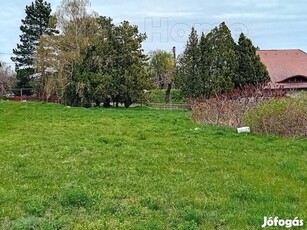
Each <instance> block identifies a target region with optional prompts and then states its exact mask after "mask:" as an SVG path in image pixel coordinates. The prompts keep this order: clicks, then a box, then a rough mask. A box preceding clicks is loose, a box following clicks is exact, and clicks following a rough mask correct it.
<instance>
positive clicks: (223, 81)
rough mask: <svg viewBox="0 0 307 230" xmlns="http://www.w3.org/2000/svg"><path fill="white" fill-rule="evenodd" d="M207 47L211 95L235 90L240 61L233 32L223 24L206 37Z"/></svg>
mask: <svg viewBox="0 0 307 230" xmlns="http://www.w3.org/2000/svg"><path fill="white" fill-rule="evenodd" d="M206 41H207V42H206V46H207V49H206V50H207V58H208V60H207V68H208V73H207V74H208V78H207V84H208V89H209V91H210V92H211V94H217V93H223V92H227V91H230V90H232V89H233V88H234V84H233V79H236V78H237V77H236V75H237V70H238V61H237V56H236V48H237V47H236V43H235V41H234V40H233V38H232V36H231V32H230V30H229V28H228V27H227V26H226V24H225V23H224V22H223V23H221V24H220V25H219V26H218V27H215V28H214V29H213V30H212V31H211V32H210V33H209V34H208V35H207V36H206Z"/></svg>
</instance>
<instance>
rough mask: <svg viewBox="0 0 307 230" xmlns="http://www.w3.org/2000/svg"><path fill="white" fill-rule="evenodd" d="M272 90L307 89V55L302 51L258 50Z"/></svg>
mask: <svg viewBox="0 0 307 230" xmlns="http://www.w3.org/2000/svg"><path fill="white" fill-rule="evenodd" d="M257 54H259V56H260V58H261V61H262V62H263V63H264V64H265V65H266V67H267V70H268V72H269V75H270V78H271V85H272V88H279V87H283V88H285V89H307V53H305V52H304V51H302V50H299V49H294V50H258V51H257Z"/></svg>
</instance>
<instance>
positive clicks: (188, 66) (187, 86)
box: [175, 27, 202, 98]
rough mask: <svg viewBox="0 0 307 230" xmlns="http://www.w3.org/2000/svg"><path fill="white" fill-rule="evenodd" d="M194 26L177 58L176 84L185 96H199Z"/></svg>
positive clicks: (196, 44) (197, 50) (197, 47)
mask: <svg viewBox="0 0 307 230" xmlns="http://www.w3.org/2000/svg"><path fill="white" fill-rule="evenodd" d="M198 40H199V39H198V35H197V31H196V30H195V28H194V27H193V28H192V31H191V34H190V36H189V40H188V42H187V45H186V48H185V50H184V52H183V54H182V56H181V57H180V58H179V61H178V70H177V76H176V78H175V84H176V86H177V87H178V88H179V89H181V91H182V93H183V95H184V96H185V97H187V98H188V97H199V96H201V91H202V90H201V87H202V84H201V79H200V75H199V69H198V64H199V53H200V52H199V44H198Z"/></svg>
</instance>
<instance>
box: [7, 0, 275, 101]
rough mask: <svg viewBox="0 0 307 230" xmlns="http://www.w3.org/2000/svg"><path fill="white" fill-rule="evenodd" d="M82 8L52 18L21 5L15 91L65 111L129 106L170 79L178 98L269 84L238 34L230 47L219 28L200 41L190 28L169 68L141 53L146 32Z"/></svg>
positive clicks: (163, 55)
mask: <svg viewBox="0 0 307 230" xmlns="http://www.w3.org/2000/svg"><path fill="white" fill-rule="evenodd" d="M88 7H89V1H88V0H63V1H62V2H61V5H60V6H59V7H58V8H57V11H56V12H55V14H53V15H52V14H51V6H50V4H49V3H47V2H46V1H43V0H35V1H34V2H33V3H32V4H31V5H29V6H26V10H25V12H26V17H25V19H24V20H22V26H21V27H20V29H21V31H22V34H21V35H20V44H18V45H17V48H16V49H14V50H13V52H14V54H15V57H13V58H12V60H13V61H14V62H15V66H16V68H15V70H16V73H17V80H18V82H17V86H16V88H31V90H28V91H26V90H23V93H25V94H31V93H33V91H34V93H35V94H36V95H37V96H38V97H39V98H41V99H42V100H45V101H48V100H49V99H50V98H52V97H56V98H61V99H63V101H64V102H65V103H66V104H68V105H73V106H91V105H92V104H93V103H95V104H97V105H100V104H101V103H104V105H105V106H110V104H111V102H114V103H115V104H116V106H118V105H119V104H120V103H122V104H124V105H125V106H126V107H129V106H130V105H131V104H132V103H135V102H142V101H143V99H144V95H145V92H144V90H145V89H148V88H149V87H152V88H155V87H157V88H160V89H165V88H168V89H167V94H168V95H169V94H170V90H171V88H172V84H173V78H174V76H176V77H175V87H177V88H179V89H181V91H182V92H183V95H184V96H185V97H210V96H211V95H214V94H218V93H222V92H226V91H230V90H232V89H234V88H238V87H240V88H242V87H244V86H245V85H255V86H258V85H260V84H264V83H266V82H267V81H268V80H269V76H268V73H267V71H266V68H265V66H264V65H263V64H262V63H261V62H260V58H259V57H258V56H257V55H256V47H254V46H253V44H252V42H251V40H250V39H248V38H246V37H245V35H244V34H241V36H240V39H239V41H238V44H236V43H235V41H234V40H233V38H232V36H231V32H230V30H229V29H228V27H227V26H226V24H225V23H222V24H221V25H220V26H219V27H216V28H214V29H213V30H212V31H211V32H210V33H208V34H207V35H205V34H202V36H201V38H200V39H199V37H198V34H197V31H196V30H195V29H194V28H193V29H192V32H191V35H190V37H189V40H188V42H187V46H186V49H185V51H184V53H183V54H182V55H181V56H180V58H179V59H178V64H177V66H176V60H175V57H173V56H172V54H171V53H169V52H166V51H161V50H158V51H155V52H152V53H150V55H149V58H148V57H147V56H146V55H145V54H144V52H143V49H142V42H143V41H144V40H145V39H146V35H145V34H142V33H139V31H138V27H137V26H133V25H130V24H129V22H127V21H124V22H122V23H121V24H120V25H117V26H116V25H114V24H113V22H112V19H111V18H108V17H103V16H99V15H98V14H97V13H95V12H93V11H90V10H89V9H88ZM18 92H19V91H16V93H18ZM168 97H170V96H168ZM166 101H168V100H166Z"/></svg>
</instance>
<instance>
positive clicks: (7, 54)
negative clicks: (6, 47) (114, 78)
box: [0, 52, 14, 55]
mask: <svg viewBox="0 0 307 230" xmlns="http://www.w3.org/2000/svg"><path fill="white" fill-rule="evenodd" d="M0 54H1V55H14V54H13V53H1V52H0Z"/></svg>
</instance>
